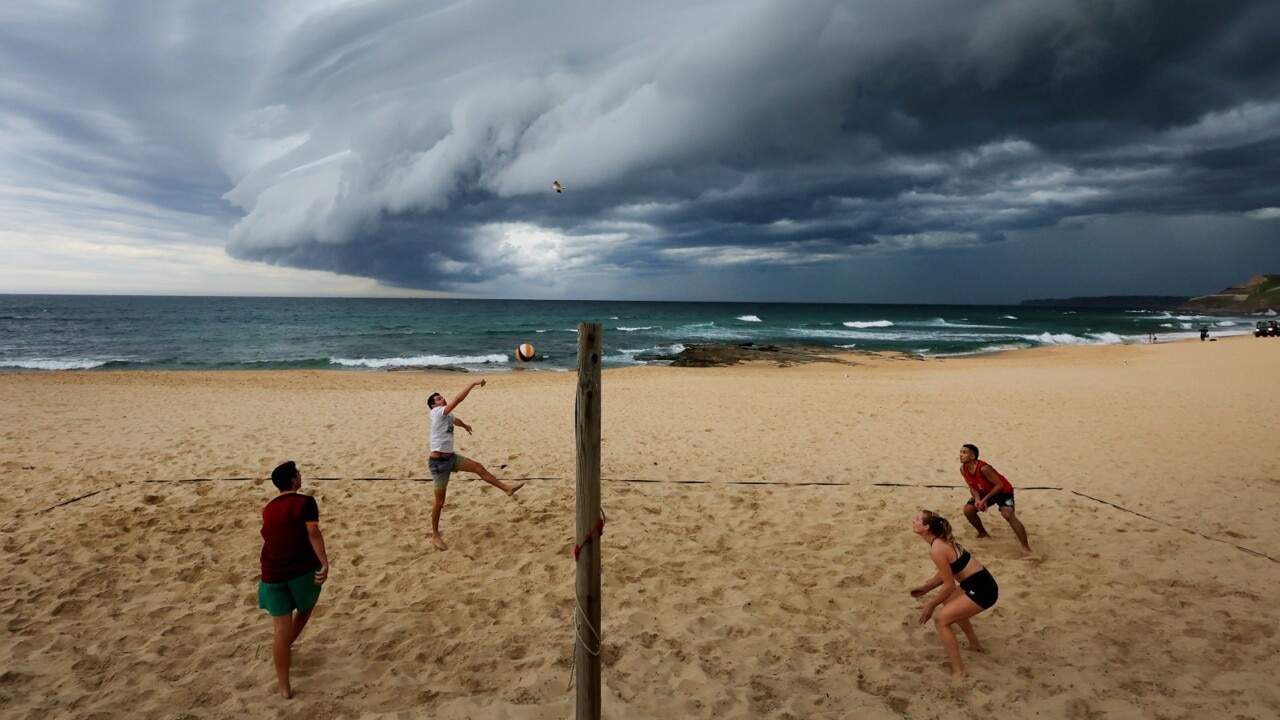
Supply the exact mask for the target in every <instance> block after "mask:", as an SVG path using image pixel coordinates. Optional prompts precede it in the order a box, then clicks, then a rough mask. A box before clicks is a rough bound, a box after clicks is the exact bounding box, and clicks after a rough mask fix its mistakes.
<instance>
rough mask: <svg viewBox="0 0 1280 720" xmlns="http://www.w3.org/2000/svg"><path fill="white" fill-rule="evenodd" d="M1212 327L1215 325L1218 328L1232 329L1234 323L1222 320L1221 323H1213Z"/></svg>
mask: <svg viewBox="0 0 1280 720" xmlns="http://www.w3.org/2000/svg"><path fill="white" fill-rule="evenodd" d="M1214 325H1217V326H1218V327H1234V326H1235V323H1233V322H1231V321H1230V320H1223V321H1222V322H1217V323H1214Z"/></svg>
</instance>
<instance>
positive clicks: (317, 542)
mask: <svg viewBox="0 0 1280 720" xmlns="http://www.w3.org/2000/svg"><path fill="white" fill-rule="evenodd" d="M271 482H272V484H274V485H275V486H276V490H278V491H279V492H278V493H276V496H275V497H274V498H272V499H271V502H269V503H267V506H266V507H265V508H263V509H262V540H263V544H262V557H261V560H262V579H261V580H260V581H259V582H258V607H260V608H262V609H264V610H266V611H267V612H268V613H270V614H271V620H272V624H273V625H274V626H275V638H274V640H273V641H272V656H273V657H274V658H275V664H276V680H277V681H278V682H279V683H280V694H281V695H282V696H284V697H285V698H291V697H293V688H292V687H290V685H289V662H290V656H291V654H292V650H291V648H292V646H293V643H294V641H295V640H297V639H298V636H299V635H301V634H302V629H303V628H305V627H306V626H307V621H308V620H310V619H311V611H312V610H314V609H315V607H316V601H317V600H319V599H320V588H321V586H322V585H324V581H325V580H327V579H328V578H329V556H328V555H327V554H326V553H325V550H324V536H323V535H321V534H320V508H319V507H318V506H317V505H316V499H315V498H313V497H311V496H310V495H300V494H298V489H299V488H301V487H302V473H301V472H299V471H298V466H297V465H295V464H294V463H293V462H292V461H290V462H287V463H284V464H282V465H280V466H279V467H277V468H276V469H275V470H273V471H272V472H271Z"/></svg>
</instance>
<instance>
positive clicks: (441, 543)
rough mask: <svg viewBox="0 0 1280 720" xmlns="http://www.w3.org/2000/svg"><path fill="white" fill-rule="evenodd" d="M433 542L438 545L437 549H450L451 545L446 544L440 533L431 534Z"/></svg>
mask: <svg viewBox="0 0 1280 720" xmlns="http://www.w3.org/2000/svg"><path fill="white" fill-rule="evenodd" d="M431 544H432V545H435V546H436V549H437V550H448V549H449V546H448V545H445V544H444V538H442V537H440V535H439V533H437V534H435V535H432V536H431Z"/></svg>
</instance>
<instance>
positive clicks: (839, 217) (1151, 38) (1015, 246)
mask: <svg viewBox="0 0 1280 720" xmlns="http://www.w3.org/2000/svg"><path fill="white" fill-rule="evenodd" d="M553 181H558V182H560V183H562V184H563V185H564V187H565V189H564V192H562V193H557V192H555V191H553V190H552V187H551V184H552V182H553ZM1264 272H1266V273H1280V2H1275V0H1265V1H1256V2H1250V1H1242V0H1241V1H1233V0H1074V1H1072V0H1036V1H1034V2H1030V1H1028V0H841V1H834V0H833V1H825V0H770V1H760V0H645V2H638V3H621V2H605V1H601V0H566V1H563V2H556V1H554V0H544V1H528V0H505V1H503V2H496V1H485V0H471V1H469V2H433V1H432V0H276V1H274V2H262V1H261V0H199V1H197V0H166V1H165V2H157V1H152V0H136V1H134V0H25V1H24V2H18V3H4V4H3V5H0V292H4V293H104V294H117V293H129V294H183V295H205V294H208V295H339V296H344V295H346V296H400V295H404V296H428V297H434V296H454V297H480V298H485V297H493V298H546V299H628V300H732V301H751V300H754V301H784V302H789V301H798V302H903V303H993V304H1000V303H1016V302H1018V301H1020V300H1023V299H1028V298H1047V297H1071V296H1089V295H1199V294H1206V293H1210V292H1214V291H1216V290H1218V289H1220V288H1222V287H1225V286H1226V285H1229V284H1233V283H1238V282H1243V281H1245V280H1247V279H1248V278H1249V277H1250V276H1251V275H1254V274H1257V273H1264Z"/></svg>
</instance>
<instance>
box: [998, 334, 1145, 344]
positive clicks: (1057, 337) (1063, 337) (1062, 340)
mask: <svg viewBox="0 0 1280 720" xmlns="http://www.w3.org/2000/svg"><path fill="white" fill-rule="evenodd" d="M1022 337H1023V339H1024V340H1030V341H1032V342H1037V343H1040V344H1041V345H1120V344H1123V343H1124V342H1125V339H1124V338H1123V337H1121V336H1119V335H1117V334H1115V333H1111V332H1103V333H1089V334H1087V335H1085V336H1084V337H1081V336H1079V335H1072V334H1071V333H1047V332H1045V333H1040V334H1039V335H1023V336H1022Z"/></svg>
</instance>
